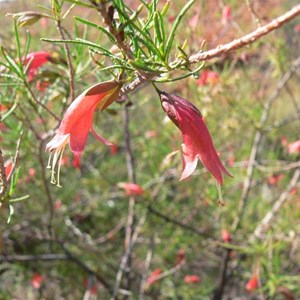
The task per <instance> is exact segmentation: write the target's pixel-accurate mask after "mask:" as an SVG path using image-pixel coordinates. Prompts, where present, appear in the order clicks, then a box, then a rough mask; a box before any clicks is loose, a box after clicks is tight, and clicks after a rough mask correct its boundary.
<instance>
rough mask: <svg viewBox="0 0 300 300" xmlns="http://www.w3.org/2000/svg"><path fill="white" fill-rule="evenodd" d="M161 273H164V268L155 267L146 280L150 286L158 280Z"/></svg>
mask: <svg viewBox="0 0 300 300" xmlns="http://www.w3.org/2000/svg"><path fill="white" fill-rule="evenodd" d="M161 273H162V269H160V268H157V269H155V270H154V271H153V272H152V273H151V274H150V275H149V277H148V278H147V280H146V282H147V285H148V286H150V285H151V284H153V283H154V282H156V281H157V280H158V279H159V275H160V274H161Z"/></svg>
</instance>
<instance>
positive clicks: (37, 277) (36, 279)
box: [31, 273, 45, 289]
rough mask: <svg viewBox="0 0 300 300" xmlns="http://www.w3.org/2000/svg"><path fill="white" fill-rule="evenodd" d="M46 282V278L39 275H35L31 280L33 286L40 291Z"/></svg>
mask: <svg viewBox="0 0 300 300" xmlns="http://www.w3.org/2000/svg"><path fill="white" fill-rule="evenodd" d="M44 280H45V276H43V275H41V274H39V273H34V275H33V277H32V278H31V285H32V286H33V287H34V288H35V289H39V288H40V287H41V284H42V282H43V281H44Z"/></svg>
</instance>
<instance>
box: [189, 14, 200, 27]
mask: <svg viewBox="0 0 300 300" xmlns="http://www.w3.org/2000/svg"><path fill="white" fill-rule="evenodd" d="M198 22H199V14H195V15H193V16H192V17H191V19H190V20H189V26H190V27H191V28H192V29H195V28H196V27H197V25H198Z"/></svg>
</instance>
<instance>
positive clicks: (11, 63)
mask: <svg viewBox="0 0 300 300" xmlns="http://www.w3.org/2000/svg"><path fill="white" fill-rule="evenodd" d="M0 48H1V52H2V55H3V56H4V58H5V60H6V61H7V63H8V65H9V68H10V69H11V70H13V71H14V72H15V73H16V74H17V75H18V76H19V77H21V78H22V77H23V73H22V71H21V70H20V68H19V66H18V65H17V64H16V62H15V61H14V60H13V58H11V57H10V55H9V54H8V53H5V52H6V50H4V48H3V47H0Z"/></svg>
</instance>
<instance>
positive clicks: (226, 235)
mask: <svg viewBox="0 0 300 300" xmlns="http://www.w3.org/2000/svg"><path fill="white" fill-rule="evenodd" d="M222 240H223V242H225V243H229V242H230V241H231V235H230V233H229V232H228V230H226V229H223V230H222Z"/></svg>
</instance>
